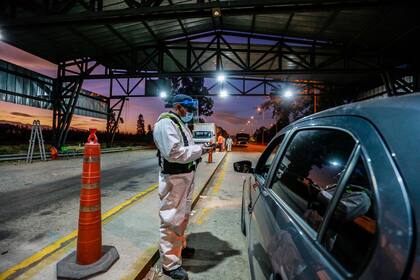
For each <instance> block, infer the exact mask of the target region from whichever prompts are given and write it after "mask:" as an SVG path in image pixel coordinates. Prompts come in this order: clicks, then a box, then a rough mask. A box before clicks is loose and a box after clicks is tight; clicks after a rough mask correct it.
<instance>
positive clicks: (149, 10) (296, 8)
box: [0, 0, 409, 29]
mask: <svg viewBox="0 0 420 280" xmlns="http://www.w3.org/2000/svg"><path fill="white" fill-rule="evenodd" d="M404 3H409V1H404V0H403V1H398V3H396V2H395V1H390V0H385V1H381V0H372V1H363V0H348V1H336V0H323V1H322V0H321V1H315V0H312V1H310V0H307V1H299V2H297V1H278V0H259V1H250V0H247V1H223V2H219V1H217V2H210V3H196V4H180V5H174V6H161V7H142V8H128V9H121V10H108V11H97V12H96V13H94V14H91V13H79V14H71V15H60V16H56V15H54V16H46V17H45V16H44V17H39V16H38V17H33V18H20V19H19V20H9V21H4V22H3V23H2V24H1V25H0V26H1V28H3V29H16V28H25V29H33V28H39V27H41V26H51V25H55V26H58V25H72V26H75V25H90V24H95V25H96V24H113V23H122V22H138V21H153V20H169V19H178V18H179V19H184V18H210V17H212V9H213V8H220V9H221V13H222V15H223V16H240V15H249V14H275V13H289V12H313V11H329V10H339V9H361V8H376V7H382V6H392V5H399V6H401V5H402V4H404Z"/></svg>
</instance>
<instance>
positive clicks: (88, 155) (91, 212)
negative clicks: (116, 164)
mask: <svg viewBox="0 0 420 280" xmlns="http://www.w3.org/2000/svg"><path fill="white" fill-rule="evenodd" d="M100 159H101V146H100V145H99V143H98V139H97V138H96V135H95V130H91V132H90V135H89V137H88V141H87V143H86V144H85V151H84V154H83V173H82V189H81V191H80V210H79V231H78V236H77V263H78V264H91V263H94V262H96V261H97V260H99V259H100V258H101V246H102V230H101V229H102V225H101V190H100V188H99V181H100V179H101V174H100V172H101V162H100Z"/></svg>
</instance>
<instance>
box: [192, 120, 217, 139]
mask: <svg viewBox="0 0 420 280" xmlns="http://www.w3.org/2000/svg"><path fill="white" fill-rule="evenodd" d="M193 138H194V142H195V143H196V144H200V143H208V142H212V143H216V124H214V123H195V124H194V129H193Z"/></svg>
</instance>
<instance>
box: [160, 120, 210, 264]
mask: <svg viewBox="0 0 420 280" xmlns="http://www.w3.org/2000/svg"><path fill="white" fill-rule="evenodd" d="M169 114H170V113H163V114H161V115H160V117H159V120H158V122H157V123H156V124H155V126H154V129H153V139H154V142H155V144H156V146H157V148H158V149H159V151H160V154H161V157H163V158H164V159H166V160H167V161H169V162H174V163H182V164H188V163H191V162H193V161H195V160H197V159H199V158H200V157H201V155H202V146H201V145H195V144H194V140H193V137H192V133H191V131H190V130H189V128H188V126H187V125H185V124H184V123H183V122H182V121H181V120H180V119H179V118H177V117H176V116H175V114H170V116H171V117H176V118H177V120H178V123H179V124H180V127H178V126H177V124H176V123H174V121H172V120H171V119H170V118H169V117H168V116H169ZM180 129H182V130H183V132H184V134H185V136H186V139H187V141H188V145H185V143H184V140H183V137H182V134H181V132H180ZM194 175H195V171H192V172H189V173H181V174H163V173H162V172H160V173H159V197H160V210H159V216H160V221H161V222H160V255H161V261H162V266H163V268H164V269H165V270H167V271H170V270H174V269H177V268H178V267H180V266H181V264H182V259H181V252H182V249H183V248H185V246H186V240H185V236H184V233H185V229H186V227H187V224H188V220H189V216H190V213H191V204H192V194H193V189H194Z"/></svg>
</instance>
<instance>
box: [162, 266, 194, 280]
mask: <svg viewBox="0 0 420 280" xmlns="http://www.w3.org/2000/svg"><path fill="white" fill-rule="evenodd" d="M162 272H163V274H165V275H167V276H169V277H171V278H172V279H180V280H188V273H187V272H186V271H185V269H183V268H182V266H180V267H178V268H177V269H174V270H169V271H167V270H165V269H164V268H163V269H162Z"/></svg>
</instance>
